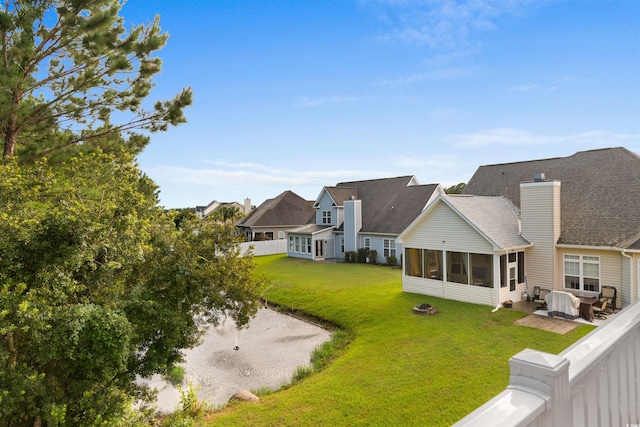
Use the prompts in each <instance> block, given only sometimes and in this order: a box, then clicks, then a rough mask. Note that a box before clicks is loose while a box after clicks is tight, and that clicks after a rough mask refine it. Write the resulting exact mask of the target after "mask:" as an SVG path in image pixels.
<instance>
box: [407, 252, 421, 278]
mask: <svg viewBox="0 0 640 427" xmlns="http://www.w3.org/2000/svg"><path fill="white" fill-rule="evenodd" d="M422 252H423V250H422V249H410V248H407V249H405V250H404V253H405V255H404V260H405V267H404V274H405V275H407V276H414V277H424V274H423V271H422V266H423V264H422Z"/></svg>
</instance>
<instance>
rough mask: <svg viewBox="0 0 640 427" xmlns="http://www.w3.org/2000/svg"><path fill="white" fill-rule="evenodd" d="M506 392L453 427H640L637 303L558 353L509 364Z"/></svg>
mask: <svg viewBox="0 0 640 427" xmlns="http://www.w3.org/2000/svg"><path fill="white" fill-rule="evenodd" d="M509 365H510V368H511V379H510V384H509V386H508V387H507V389H506V390H505V391H503V392H502V393H500V394H499V395H497V396H496V397H494V398H493V399H491V400H490V401H488V402H487V403H485V404H484V405H482V406H481V407H480V408H478V409H476V410H475V411H474V412H472V413H471V414H469V415H467V416H466V417H464V418H463V419H462V420H460V421H459V422H457V423H456V424H455V426H456V427H472V426H473V427H477V426H501V427H525V426H535V427H545V426H550V427H552V426H563V427H564V426H575V427H609V426H610V427H614V426H615V427H620V426H627V425H640V302H636V303H635V304H633V305H631V306H629V307H627V308H625V309H624V310H622V311H621V312H619V313H617V314H615V315H614V316H611V317H610V318H609V320H608V321H607V322H606V323H605V324H604V325H602V326H599V327H598V328H597V329H595V330H594V331H593V332H591V333H590V334H589V335H587V336H585V337H584V338H582V339H581V340H580V341H578V342H576V343H575V344H574V345H572V346H571V347H569V348H568V349H566V350H565V351H563V352H562V353H560V354H559V355H553V354H548V353H543V352H541V351H536V350H531V349H525V350H523V351H521V352H520V353H518V354H516V355H515V356H513V357H512V358H511V359H510V360H509Z"/></svg>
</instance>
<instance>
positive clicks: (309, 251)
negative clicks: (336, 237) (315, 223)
mask: <svg viewBox="0 0 640 427" xmlns="http://www.w3.org/2000/svg"><path fill="white" fill-rule="evenodd" d="M307 253H311V237H307Z"/></svg>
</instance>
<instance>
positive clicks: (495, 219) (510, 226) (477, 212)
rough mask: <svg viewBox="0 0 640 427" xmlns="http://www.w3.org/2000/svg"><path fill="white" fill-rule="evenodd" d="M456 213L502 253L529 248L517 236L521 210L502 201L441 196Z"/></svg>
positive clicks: (496, 198) (505, 199)
mask: <svg viewBox="0 0 640 427" xmlns="http://www.w3.org/2000/svg"><path fill="white" fill-rule="evenodd" d="M444 198H445V199H446V200H447V201H449V204H450V206H453V207H454V208H455V210H456V211H458V213H460V214H462V215H463V216H464V217H465V218H466V219H467V220H468V221H469V222H471V223H472V224H474V225H475V226H476V228H477V229H478V230H479V231H480V232H481V233H482V234H484V235H485V237H487V238H488V239H489V240H491V241H492V242H493V243H494V244H495V245H496V246H497V247H499V248H501V249H509V248H519V247H524V246H530V245H531V243H530V242H529V241H527V239H525V238H524V237H522V235H521V234H520V210H519V209H518V208H517V207H516V206H515V205H514V204H513V203H511V201H509V199H507V198H505V197H486V196H462V195H450V196H444Z"/></svg>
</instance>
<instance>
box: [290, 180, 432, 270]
mask: <svg viewBox="0 0 640 427" xmlns="http://www.w3.org/2000/svg"><path fill="white" fill-rule="evenodd" d="M443 193H444V191H443V190H442V188H441V187H440V185H439V184H429V185H420V184H419V183H418V181H417V180H416V178H415V177H414V176H401V177H396V178H382V179H372V180H366V181H353V182H341V183H338V184H337V185H336V186H335V187H324V188H323V189H322V191H321V192H320V194H319V195H318V197H317V198H316V200H315V203H314V204H313V207H314V209H315V222H314V223H313V224H308V225H305V226H302V227H299V228H296V229H293V230H289V233H288V235H289V248H288V251H287V255H288V256H290V257H295V258H305V259H312V260H324V259H334V258H335V259H344V258H345V253H346V252H357V251H358V249H360V248H366V249H369V250H375V251H376V252H377V260H378V261H379V262H381V263H385V262H386V259H387V257H388V256H393V257H396V258H397V259H398V260H400V259H401V254H402V249H401V248H399V247H397V245H396V237H397V236H398V234H400V232H401V231H402V230H404V229H405V228H406V227H407V226H408V225H409V224H410V223H411V221H413V220H414V219H415V218H416V217H417V216H418V215H419V214H420V212H422V210H423V209H424V208H425V206H426V205H427V203H428V202H429V200H430V199H432V198H433V197H435V196H436V195H438V194H443Z"/></svg>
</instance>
